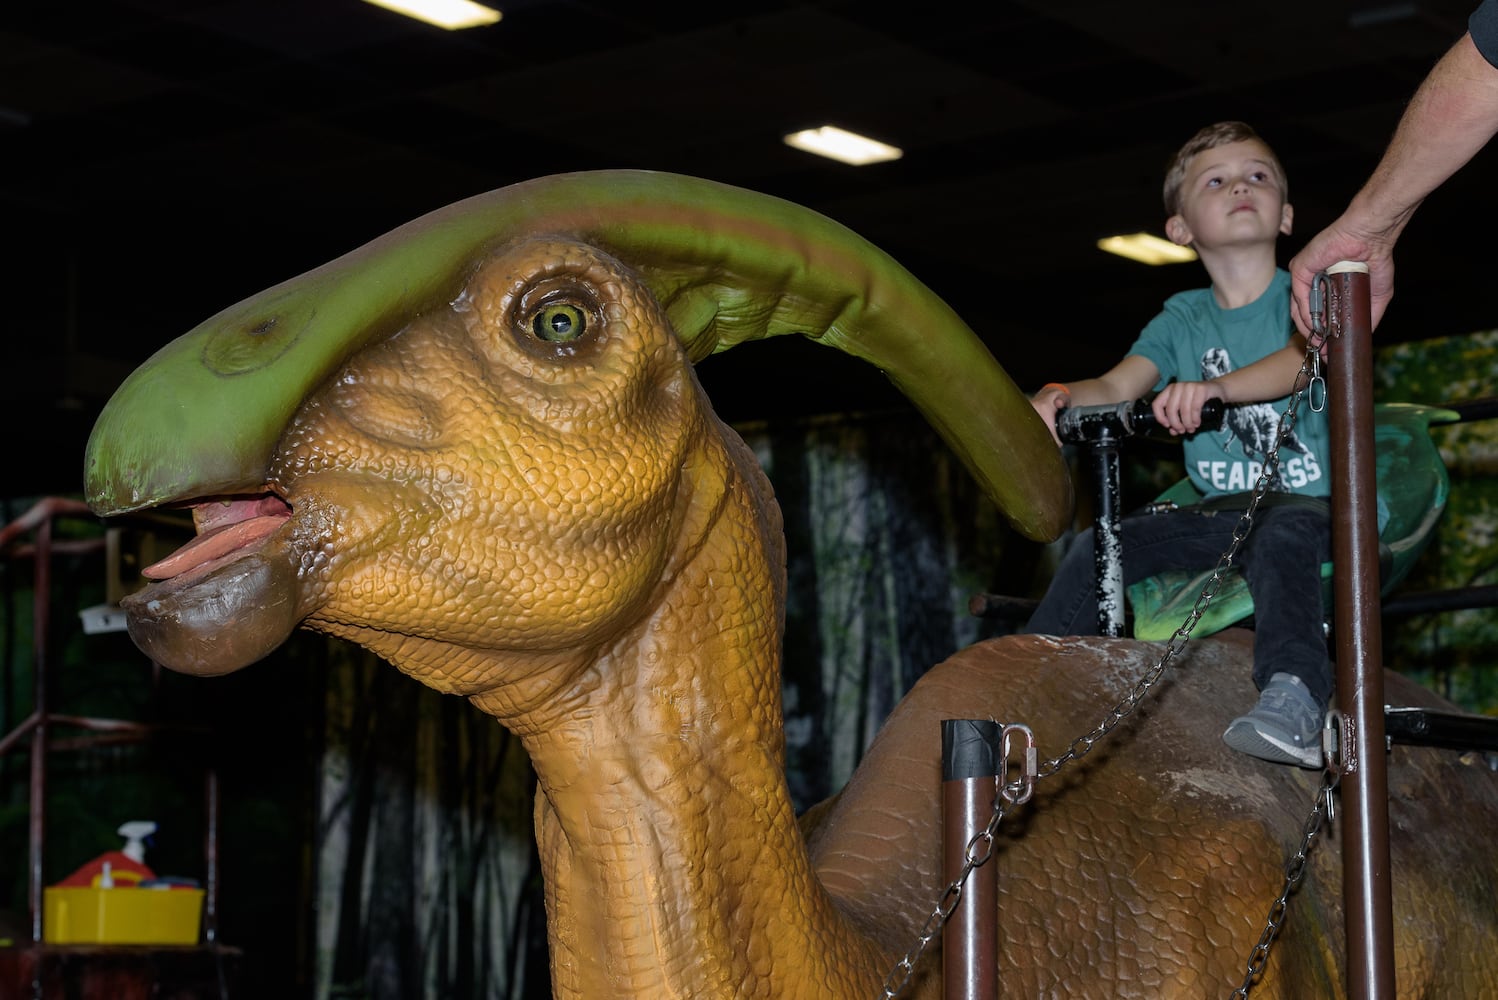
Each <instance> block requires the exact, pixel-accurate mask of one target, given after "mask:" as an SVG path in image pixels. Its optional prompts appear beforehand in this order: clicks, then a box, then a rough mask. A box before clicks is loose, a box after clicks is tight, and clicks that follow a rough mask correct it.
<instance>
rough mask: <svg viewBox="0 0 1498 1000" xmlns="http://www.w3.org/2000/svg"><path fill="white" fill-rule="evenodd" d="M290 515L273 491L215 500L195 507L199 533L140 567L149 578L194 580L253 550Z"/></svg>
mask: <svg viewBox="0 0 1498 1000" xmlns="http://www.w3.org/2000/svg"><path fill="white" fill-rule="evenodd" d="M290 517H291V508H290V507H289V506H287V504H286V501H284V500H282V499H281V498H280V497H278V496H275V495H273V494H265V495H263V496H258V497H252V498H250V499H244V500H212V501H207V502H205V503H200V504H196V505H195V506H194V507H193V512H192V519H193V524H194V525H195V526H196V528H197V530H198V535H197V537H196V538H194V539H193V540H192V541H190V542H188V543H187V544H186V545H184V546H182V548H180V549H178V550H177V551H176V552H173V553H172V554H171V555H169V556H167V557H166V558H165V559H162V560H160V561H159V562H155V563H152V564H151V565H150V566H147V567H146V568H145V569H143V570H141V575H143V576H145V577H146V578H147V579H150V580H163V581H164V580H170V581H172V583H173V586H174V588H175V587H181V586H185V585H188V584H190V583H192V582H193V581H194V580H197V579H199V578H201V577H203V576H206V575H207V574H209V573H212V572H213V571H214V570H216V569H219V568H220V567H222V566H224V565H225V564H227V563H230V562H233V561H234V560H236V559H241V558H244V557H245V556H247V555H250V554H251V553H253V552H254V551H255V550H256V549H258V548H259V547H260V545H261V544H262V543H264V541H265V540H266V539H267V538H269V537H270V536H271V535H273V534H275V532H276V531H277V530H279V529H280V527H281V526H282V525H283V524H285V523H286V522H287V520H288V519H289V518H290Z"/></svg>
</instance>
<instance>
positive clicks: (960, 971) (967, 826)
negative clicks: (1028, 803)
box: [941, 719, 1004, 1000]
mask: <svg viewBox="0 0 1498 1000" xmlns="http://www.w3.org/2000/svg"><path fill="white" fill-rule="evenodd" d="M1002 747H1003V726H1001V725H1000V724H999V723H997V722H994V721H992V720H989V719H943V720H942V724H941V751H942V753H941V762H942V763H941V772H942V773H941V776H942V783H941V791H942V859H943V869H942V870H943V878H944V879H945V880H946V882H947V884H948V885H950V884H951V883H952V882H954V881H956V880H957V879H958V878H960V877H961V876H962V869H963V868H964V867H965V866H966V864H967V851H968V844H969V843H971V842H972V839H973V838H974V837H975V836H977V835H978V834H979V833H982V832H983V831H984V830H985V829H986V828H987V827H988V821H989V818H990V817H992V816H993V810H994V802H995V799H996V798H997V796H998V785H999V782H998V775H999V774H1000V773H1002V771H1003V769H1004V759H1003V750H1002ZM998 953H999V879H998V868H997V865H995V864H994V863H993V861H992V859H990V861H989V863H988V864H984V865H980V866H978V867H977V868H974V869H973V870H972V871H971V872H970V873H969V874H968V877H967V882H966V883H965V885H964V886H963V889H962V895H961V896H960V897H959V899H958V901H957V906H956V908H955V909H954V910H953V911H952V914H951V916H950V917H948V918H947V923H946V927H945V928H944V929H943V931H942V989H943V994H942V995H943V997H944V998H945V1000H995V998H996V997H997V996H998V994H999V961H998Z"/></svg>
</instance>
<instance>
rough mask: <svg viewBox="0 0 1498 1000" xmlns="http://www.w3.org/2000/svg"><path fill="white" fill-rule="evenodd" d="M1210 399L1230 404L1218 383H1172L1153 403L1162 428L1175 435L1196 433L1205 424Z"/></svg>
mask: <svg viewBox="0 0 1498 1000" xmlns="http://www.w3.org/2000/svg"><path fill="white" fill-rule="evenodd" d="M1209 399H1220V400H1222V401H1223V402H1224V403H1226V402H1227V393H1225V392H1224V391H1223V389H1222V386H1220V385H1218V384H1217V383H1216V382H1172V383H1170V385H1167V386H1166V387H1165V388H1164V389H1161V390H1160V394H1159V395H1158V396H1156V397H1155V399H1154V402H1153V403H1151V404H1150V409H1152V410H1154V411H1155V419H1156V420H1157V421H1159V422H1160V426H1161V427H1164V428H1165V429H1166V430H1168V431H1170V433H1172V434H1195V433H1196V432H1197V430H1198V429H1199V428H1200V427H1201V425H1202V406H1203V405H1205V404H1206V402H1207V400H1209Z"/></svg>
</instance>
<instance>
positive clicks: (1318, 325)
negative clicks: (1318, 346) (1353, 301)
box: [1307, 271, 1326, 340]
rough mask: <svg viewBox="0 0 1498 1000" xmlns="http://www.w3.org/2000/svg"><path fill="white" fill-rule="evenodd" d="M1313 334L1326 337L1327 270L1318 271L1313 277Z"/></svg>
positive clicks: (1311, 308)
mask: <svg viewBox="0 0 1498 1000" xmlns="http://www.w3.org/2000/svg"><path fill="white" fill-rule="evenodd" d="M1307 304H1308V305H1309V306H1310V311H1311V335H1312V336H1313V337H1314V336H1320V337H1321V338H1322V339H1323V340H1324V339H1326V272H1325V271H1317V272H1316V276H1315V277H1314V278H1312V279H1311V294H1310V301H1309V302H1308V303H1307Z"/></svg>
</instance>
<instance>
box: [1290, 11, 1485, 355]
mask: <svg viewBox="0 0 1498 1000" xmlns="http://www.w3.org/2000/svg"><path fill="white" fill-rule="evenodd" d="M1489 10H1498V5H1495V4H1494V3H1493V2H1492V0H1489V2H1488V3H1485V4H1484V5H1483V7H1482V8H1481V9H1479V11H1478V15H1477V16H1482V15H1483V13H1484V11H1489ZM1473 24H1474V26H1475V25H1476V24H1477V21H1476V19H1475V18H1474V21H1473ZM1488 44H1489V43H1487V42H1486V41H1485V42H1484V46H1485V48H1486V46H1487V45H1488ZM1487 51H1488V52H1489V54H1490V55H1492V54H1495V49H1487ZM1495 131H1498V68H1494V65H1493V64H1492V63H1491V62H1489V61H1488V58H1487V57H1486V56H1484V54H1483V51H1480V50H1479V48H1478V45H1477V44H1476V43H1475V42H1474V41H1473V36H1472V34H1471V32H1468V33H1467V34H1465V35H1463V36H1462V37H1461V39H1460V40H1459V41H1458V42H1457V43H1456V44H1455V45H1454V46H1452V47H1451V49H1450V50H1449V51H1447V53H1446V54H1445V55H1444V56H1442V57H1441V60H1440V61H1439V62H1437V63H1436V65H1435V67H1434V68H1433V69H1432V70H1431V71H1430V74H1429V75H1428V76H1427V77H1426V78H1425V81H1424V82H1423V83H1421V84H1420V87H1419V89H1418V90H1416V92H1415V96H1414V97H1413V98H1412V99H1411V100H1410V104H1409V107H1408V108H1406V109H1405V112H1404V115H1403V117H1401V118H1400V121H1399V126H1398V128H1397V129H1396V130H1395V132H1394V138H1393V139H1392V140H1391V141H1390V143H1389V148H1388V149H1387V150H1386V151H1385V152H1384V156H1383V159H1382V160H1380V161H1379V164H1378V166H1377V167H1376V168H1374V171H1373V174H1372V176H1370V177H1369V179H1368V182H1367V183H1366V184H1364V185H1363V188H1362V190H1360V191H1359V192H1358V193H1357V194H1356V195H1355V196H1354V197H1353V199H1352V202H1351V203H1350V204H1349V205H1348V207H1347V210H1346V211H1345V212H1343V213H1342V215H1341V217H1340V218H1338V219H1337V220H1336V221H1335V222H1333V223H1332V224H1331V225H1330V226H1328V227H1327V228H1326V229H1325V230H1323V231H1322V232H1321V233H1319V234H1318V235H1317V236H1316V237H1315V238H1314V239H1312V240H1311V242H1309V243H1307V244H1306V246H1305V248H1304V249H1302V250H1301V251H1300V253H1298V254H1296V255H1295V257H1294V259H1292V260H1291V261H1290V280H1291V283H1292V289H1291V295H1292V298H1291V302H1292V311H1293V313H1294V317H1295V324H1296V326H1297V327H1299V328H1300V330H1301V331H1302V332H1305V333H1309V332H1310V329H1311V324H1310V307H1309V298H1310V288H1311V281H1312V279H1313V278H1314V277H1315V276H1316V274H1317V272H1319V271H1323V270H1325V269H1326V268H1328V267H1330V266H1331V265H1333V264H1335V263H1337V262H1338V261H1343V260H1351V261H1366V262H1367V263H1368V270H1369V288H1370V292H1371V305H1372V312H1371V316H1370V318H1371V320H1372V322H1373V325H1374V326H1377V325H1378V322H1379V320H1380V319H1381V318H1382V317H1383V314H1384V310H1385V308H1387V307H1388V304H1389V299H1390V298H1391V297H1392V296H1393V294H1394V261H1393V250H1394V243H1395V241H1396V240H1397V239H1398V238H1399V234H1400V233H1401V232H1403V231H1404V227H1405V225H1406V224H1408V223H1409V221H1410V217H1411V216H1412V215H1414V213H1415V209H1417V208H1419V207H1420V203H1421V202H1422V201H1424V200H1425V197H1426V196H1427V195H1428V194H1430V193H1431V192H1432V191H1434V190H1435V189H1436V188H1437V187H1439V186H1440V185H1441V184H1442V183H1443V182H1444V181H1445V180H1446V179H1447V178H1448V177H1450V176H1451V175H1452V174H1454V173H1456V171H1457V170H1459V169H1460V168H1461V167H1462V166H1463V165H1465V164H1466V162H1467V161H1468V160H1470V159H1471V158H1472V157H1473V156H1474V155H1475V154H1476V153H1477V151H1478V150H1480V149H1481V148H1482V147H1483V146H1484V145H1486V144H1487V142H1488V140H1489V139H1490V138H1492V136H1493V133H1494V132H1495Z"/></svg>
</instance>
